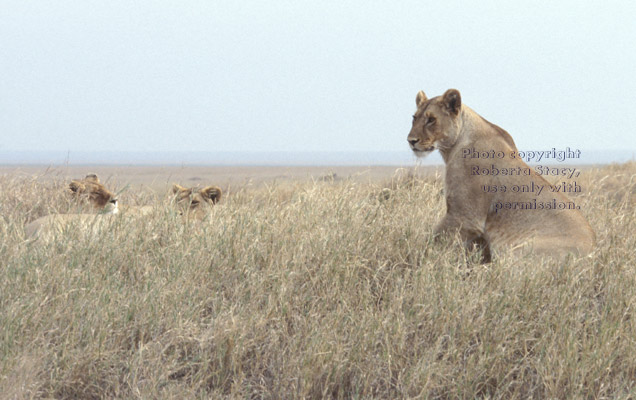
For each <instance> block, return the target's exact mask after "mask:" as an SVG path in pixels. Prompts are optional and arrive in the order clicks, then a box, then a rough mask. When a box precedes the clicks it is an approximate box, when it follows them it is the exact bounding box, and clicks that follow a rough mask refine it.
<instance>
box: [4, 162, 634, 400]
mask: <svg viewBox="0 0 636 400" xmlns="http://www.w3.org/2000/svg"><path fill="white" fill-rule="evenodd" d="M87 172H88V171H87ZM79 176H80V175H78V177H79ZM338 178H339V177H338V176H328V177H326V178H325V179H315V180H304V181H293V182H282V183H276V182H274V183H268V184H263V185H258V186H254V187H251V186H245V187H234V188H233V189H232V190H228V191H227V192H228V193H227V195H226V196H225V197H224V199H223V200H222V201H221V203H220V204H219V205H217V206H215V207H213V208H212V209H211V210H210V213H209V214H208V215H207V217H206V219H205V220H204V221H194V220H184V219H183V218H181V217H180V216H179V215H178V214H177V213H176V212H175V211H174V210H173V209H172V208H171V205H170V203H169V202H168V201H167V200H165V196H164V193H159V194H153V193H151V192H147V191H134V190H124V189H125V188H124V187H114V188H112V189H114V191H116V192H118V193H119V198H120V203H121V206H120V207H121V208H122V212H121V213H120V214H119V215H118V218H113V219H112V223H110V224H108V226H107V227H106V228H105V229H102V230H100V231H98V232H92V233H90V234H84V233H82V232H78V230H77V229H74V227H73V226H72V225H71V226H69V229H68V231H67V232H65V233H64V234H62V235H59V236H58V237H57V238H56V239H55V240H52V241H47V242H45V241H26V240H25V237H24V225H25V224H26V223H28V222H30V221H32V220H34V219H36V218H38V217H40V216H42V215H46V214H49V213H72V212H78V211H80V210H79V208H80V207H79V206H78V205H77V204H76V203H74V202H73V201H71V200H70V199H69V198H68V196H67V193H65V185H66V184H67V182H64V181H58V180H54V179H50V180H47V179H41V177H29V176H22V175H20V176H18V175H11V174H9V175H2V176H0V185H1V187H2V191H0V211H1V218H0V360H1V361H0V396H1V397H3V398H18V399H23V398H24V399H29V398H77V399H101V398H109V399H110V398H121V399H129V398H139V399H150V398H179V399H181V398H265V399H293V398H317V399H319V398H343V399H349V398H360V399H370V398H378V399H396V398H423V399H424V398H438V399H454V398H464V399H473V398H493V399H511V398H523V399H526V398H538V399H544V398H546V399H547V398H559V399H566V398H589V399H600V398H625V399H626V398H634V397H636V356H635V355H636V235H634V233H635V227H636V163H633V162H632V163H628V164H622V165H611V166H605V167H602V168H592V169H586V170H585V171H584V172H583V173H582V175H581V177H580V178H579V179H577V182H578V183H579V184H580V185H581V187H582V188H583V193H582V194H579V195H576V196H573V198H574V199H575V201H576V202H577V204H579V205H580V206H581V210H582V212H583V213H584V215H585V216H586V217H587V218H588V220H589V221H590V224H591V225H592V227H593V228H594V230H595V231H596V236H597V249H596V251H595V252H594V253H593V254H592V255H591V256H590V257H587V258H577V257H573V256H570V257H569V258H567V259H565V260H551V259H540V258H524V259H515V258H512V257H511V256H509V255H506V254H502V255H500V256H499V257H496V259H495V261H494V262H493V263H491V264H486V265H480V264H476V263H473V262H471V260H470V259H468V258H467V257H468V256H467V255H466V254H465V253H464V252H463V251H462V250H461V247H460V245H459V244H458V243H457V242H456V241H455V242H453V241H449V242H446V243H442V244H439V243H433V242H432V241H431V239H430V235H431V233H432V230H433V227H434V225H435V223H436V222H437V221H438V220H439V219H440V218H441V217H442V215H443V213H444V212H445V202H444V198H443V193H442V189H443V183H442V179H441V177H439V176H434V175H417V174H404V173H402V174H397V175H395V176H393V177H392V178H386V179H378V180H376V181H369V182H363V181H360V180H356V179H348V178H344V179H338ZM202 184H203V185H205V184H216V182H202ZM145 204H155V205H156V208H155V210H154V212H152V213H151V214H150V215H147V216H144V217H136V216H135V215H134V213H132V212H126V210H125V206H126V205H145ZM97 217H98V218H99V216H97ZM75 228H77V227H75Z"/></svg>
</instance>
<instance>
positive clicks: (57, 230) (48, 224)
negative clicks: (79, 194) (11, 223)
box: [24, 214, 116, 241]
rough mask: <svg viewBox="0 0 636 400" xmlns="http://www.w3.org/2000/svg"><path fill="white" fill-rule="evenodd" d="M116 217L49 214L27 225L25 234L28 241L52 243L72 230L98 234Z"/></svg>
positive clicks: (110, 215) (107, 215)
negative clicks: (35, 240)
mask: <svg viewBox="0 0 636 400" xmlns="http://www.w3.org/2000/svg"><path fill="white" fill-rule="evenodd" d="M115 217H116V216H115V215H114V214H49V215H45V216H44V217H41V218H38V219H36V220H35V221H33V222H31V223H29V224H27V225H26V226H25V228H24V232H25V234H26V237H27V239H35V238H37V239H40V240H43V241H51V240H53V239H55V237H57V236H59V235H63V234H64V233H65V232H68V231H69V230H70V229H73V230H74V231H80V232H82V233H86V232H92V233H97V232H98V231H99V230H100V229H102V228H103V227H104V225H105V224H108V223H110V222H112V221H113V218H115Z"/></svg>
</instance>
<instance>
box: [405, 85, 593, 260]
mask: <svg viewBox="0 0 636 400" xmlns="http://www.w3.org/2000/svg"><path fill="white" fill-rule="evenodd" d="M415 103H416V105H417V110H416V112H415V114H414V115H413V126H412V128H411V132H410V133H409V135H408V138H407V140H408V143H409V146H410V147H411V150H412V151H413V152H414V153H415V154H416V155H417V156H418V157H422V156H425V155H427V154H429V153H431V152H432V151H434V150H436V149H437V150H439V152H440V153H441V155H442V157H443V159H444V163H445V164H446V178H445V179H446V181H445V196H446V215H445V216H444V218H443V219H442V220H441V221H440V222H439V223H438V225H437V226H436V227H435V230H434V234H435V236H436V237H439V236H441V235H444V234H449V233H450V234H452V233H453V232H459V234H460V237H461V238H462V239H463V241H464V243H465V244H466V245H467V247H469V248H475V247H477V248H481V249H482V250H483V252H482V257H483V259H482V261H484V262H489V261H490V260H491V257H492V251H493V250H494V251H497V250H498V249H504V248H516V249H520V248H523V249H528V250H529V251H531V252H541V253H548V254H555V253H557V254H563V253H567V252H574V253H577V254H587V253H589V252H591V251H592V250H593V248H594V241H595V238H594V231H593V230H592V228H591V227H590V225H589V223H588V222H587V221H586V220H585V218H584V217H583V215H582V214H581V213H580V211H579V210H578V208H579V207H578V206H576V205H575V204H574V203H573V202H571V200H569V199H568V198H567V197H566V196H565V195H563V194H562V193H560V192H557V191H556V190H554V189H553V187H552V186H551V185H550V184H549V183H548V182H547V181H546V180H545V179H543V178H542V177H541V176H540V175H538V174H537V173H536V172H535V171H534V170H533V169H532V168H530V167H528V165H527V164H526V163H525V162H524V161H523V160H522V159H520V158H519V155H518V154H517V148H516V146H515V143H514V141H513V140H512V137H511V136H510V135H509V134H508V132H506V131H505V130H503V129H501V128H500V127H498V126H497V125H494V124H492V123H490V122H488V121H486V120H485V119H484V118H482V117H481V116H480V115H478V114H477V113H476V112H474V111H473V110H471V109H470V108H469V107H467V106H466V105H464V104H462V100H461V96H460V94H459V91H457V90H455V89H449V90H447V91H446V93H444V95H442V96H437V97H433V98H432V99H428V98H427V97H426V95H425V94H424V92H422V91H420V92H419V93H418V94H417V96H416V98H415Z"/></svg>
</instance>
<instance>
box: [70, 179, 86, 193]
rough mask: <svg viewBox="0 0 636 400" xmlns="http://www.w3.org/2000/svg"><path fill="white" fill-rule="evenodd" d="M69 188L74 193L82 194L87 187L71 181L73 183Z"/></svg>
mask: <svg viewBox="0 0 636 400" xmlns="http://www.w3.org/2000/svg"><path fill="white" fill-rule="evenodd" d="M68 188H69V189H71V192H73V193H80V192H83V191H84V190H85V189H86V186H84V184H83V183H81V182H78V181H71V183H69V184H68Z"/></svg>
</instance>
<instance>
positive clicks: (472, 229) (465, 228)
mask: <svg viewBox="0 0 636 400" xmlns="http://www.w3.org/2000/svg"><path fill="white" fill-rule="evenodd" d="M483 226H484V223H481V222H477V221H463V222H460V219H459V218H457V217H455V216H453V215H451V214H446V215H445V216H444V218H442V220H441V221H440V222H439V223H438V224H437V226H435V229H434V231H433V235H434V239H435V241H439V240H440V239H441V238H442V237H444V236H449V235H453V234H454V233H455V232H459V236H460V238H461V239H462V242H463V243H464V246H465V247H466V249H467V250H468V251H475V250H481V251H482V259H481V261H482V262H483V263H489V262H490V261H491V260H492V255H491V251H490V243H489V240H488V238H487V237H486V234H485V232H484V228H483Z"/></svg>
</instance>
